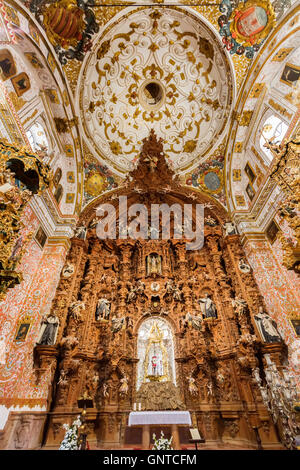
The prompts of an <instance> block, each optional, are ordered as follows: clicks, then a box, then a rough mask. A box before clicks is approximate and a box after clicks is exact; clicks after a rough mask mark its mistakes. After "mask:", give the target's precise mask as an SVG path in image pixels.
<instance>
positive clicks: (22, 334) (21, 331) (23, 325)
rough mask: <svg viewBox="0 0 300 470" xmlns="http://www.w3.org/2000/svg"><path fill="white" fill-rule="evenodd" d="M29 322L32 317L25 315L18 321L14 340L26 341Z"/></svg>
mask: <svg viewBox="0 0 300 470" xmlns="http://www.w3.org/2000/svg"><path fill="white" fill-rule="evenodd" d="M31 324H32V319H31V318H30V317H25V318H23V319H22V320H21V321H19V323H18V327H17V332H16V335H15V339H14V341H17V342H21V341H26V338H27V336H28V333H29V330H30V327H31Z"/></svg>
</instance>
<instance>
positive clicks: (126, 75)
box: [77, 8, 233, 174]
mask: <svg viewBox="0 0 300 470" xmlns="http://www.w3.org/2000/svg"><path fill="white" fill-rule="evenodd" d="M225 84H226V85H225ZM77 91H78V95H79V104H80V117H81V121H82V125H83V128H84V131H85V136H86V138H87V143H88V146H89V148H90V150H91V151H96V153H97V157H98V158H99V159H100V160H104V161H105V162H106V163H107V165H108V166H111V167H113V168H114V169H115V170H116V171H117V172H118V173H119V174H122V173H124V172H127V171H128V170H130V169H132V168H133V166H134V164H135V163H136V161H137V159H138V154H139V150H140V147H141V142H142V139H143V138H144V137H146V136H147V135H148V134H149V131H150V129H152V128H153V129H154V130H155V131H156V132H157V134H158V135H159V136H160V137H162V138H163V139H164V141H165V142H166V147H165V152H166V155H167V158H168V163H169V164H170V165H171V166H172V167H173V168H174V169H176V170H184V169H186V168H187V167H189V166H191V165H193V164H194V163H195V161H196V160H197V159H198V158H199V157H201V158H204V157H205V155H207V154H208V152H209V151H210V150H211V149H212V148H213V147H214V146H215V145H216V144H217V142H218V140H219V139H220V138H221V134H222V132H223V130H224V126H225V124H226V121H227V118H228V114H229V111H230V106H231V102H232V98H233V82H232V76H231V72H230V66H229V63H228V59H227V58H226V55H225V53H224V52H223V51H222V49H221V47H218V43H217V42H216V41H215V37H214V35H213V33H212V32H211V31H210V29H209V28H208V27H207V26H206V25H205V24H204V23H202V22H201V21H200V19H199V18H198V17H197V16H196V15H193V14H191V13H190V12H189V11H185V10H181V9H179V8H176V9H175V8H164V9H163V10H156V9H151V10H149V9H144V10H143V9H139V10H137V11H131V12H129V13H127V15H124V16H123V17H120V18H119V19H118V21H115V22H111V24H110V26H109V27H107V28H106V29H105V30H104V31H103V32H102V34H101V35H100V37H99V38H97V41H96V46H95V47H94V48H93V50H92V52H91V53H90V54H89V55H88V56H87V59H86V61H85V62H84V65H83V69H82V72H81V76H80V80H79V82H78V89H77Z"/></svg>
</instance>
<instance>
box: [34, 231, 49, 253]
mask: <svg viewBox="0 0 300 470" xmlns="http://www.w3.org/2000/svg"><path fill="white" fill-rule="evenodd" d="M34 238H35V239H36V241H37V242H38V244H39V245H40V247H41V248H44V246H45V243H46V240H47V235H46V234H45V232H44V230H43V229H42V227H40V228H39V229H38V230H37V232H36V234H35V237H34Z"/></svg>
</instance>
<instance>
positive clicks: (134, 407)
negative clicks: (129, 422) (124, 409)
mask: <svg viewBox="0 0 300 470" xmlns="http://www.w3.org/2000/svg"><path fill="white" fill-rule="evenodd" d="M133 410H134V411H136V403H134V404H133Z"/></svg>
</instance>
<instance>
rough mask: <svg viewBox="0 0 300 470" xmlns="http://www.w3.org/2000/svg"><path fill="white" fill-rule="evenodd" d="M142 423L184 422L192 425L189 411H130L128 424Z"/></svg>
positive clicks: (137, 424) (136, 424)
mask: <svg viewBox="0 0 300 470" xmlns="http://www.w3.org/2000/svg"><path fill="white" fill-rule="evenodd" d="M144 424H185V425H187V426H191V425H192V420H191V415H190V412H189V411H132V412H131V413H130V414H129V419H128V426H139V425H144Z"/></svg>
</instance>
